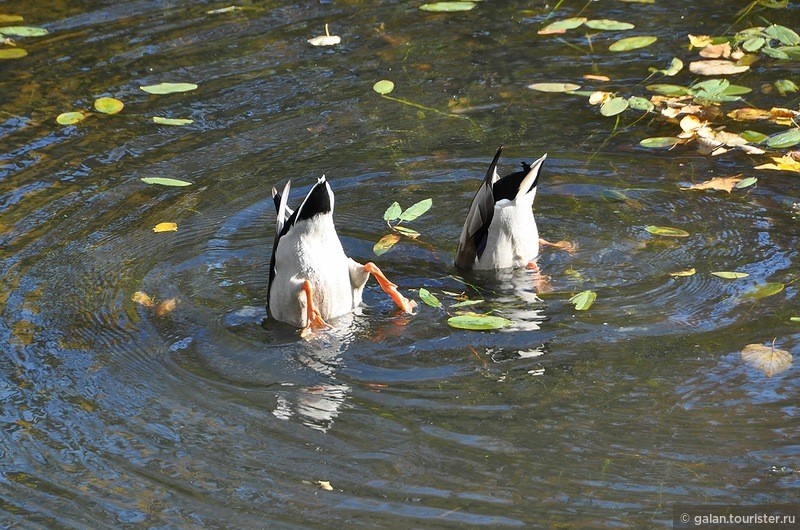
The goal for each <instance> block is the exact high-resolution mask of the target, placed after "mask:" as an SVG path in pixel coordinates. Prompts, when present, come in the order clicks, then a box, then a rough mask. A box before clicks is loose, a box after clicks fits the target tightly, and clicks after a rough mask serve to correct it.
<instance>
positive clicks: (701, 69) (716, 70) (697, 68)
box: [689, 59, 750, 75]
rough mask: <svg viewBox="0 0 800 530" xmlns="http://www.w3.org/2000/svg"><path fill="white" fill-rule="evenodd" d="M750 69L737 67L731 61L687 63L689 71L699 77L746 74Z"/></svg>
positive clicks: (714, 60)
mask: <svg viewBox="0 0 800 530" xmlns="http://www.w3.org/2000/svg"><path fill="white" fill-rule="evenodd" d="M749 69H750V67H749V66H747V65H737V64H736V63H734V62H732V61H725V60H723V59H709V60H707V61H694V62H691V63H689V71H690V72H692V73H693V74H699V75H731V74H739V73H742V72H746V71H747V70H749Z"/></svg>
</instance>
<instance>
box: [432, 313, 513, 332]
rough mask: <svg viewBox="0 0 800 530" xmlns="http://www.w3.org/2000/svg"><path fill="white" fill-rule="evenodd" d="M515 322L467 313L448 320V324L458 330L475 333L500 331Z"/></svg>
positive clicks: (492, 316)
mask: <svg viewBox="0 0 800 530" xmlns="http://www.w3.org/2000/svg"><path fill="white" fill-rule="evenodd" d="M513 323H514V322H513V321H511V320H509V319H507V318H503V317H498V316H494V315H484V314H480V313H467V314H465V315H458V316H454V317H450V318H448V319H447V324H448V325H449V326H451V327H454V328H457V329H468V330H474V331H482V330H490V329H500V328H504V327H506V326H510V325H511V324H513Z"/></svg>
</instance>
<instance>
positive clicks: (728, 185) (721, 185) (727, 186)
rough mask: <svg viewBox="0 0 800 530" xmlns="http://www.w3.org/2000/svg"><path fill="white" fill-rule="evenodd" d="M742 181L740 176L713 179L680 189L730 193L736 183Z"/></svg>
mask: <svg viewBox="0 0 800 530" xmlns="http://www.w3.org/2000/svg"><path fill="white" fill-rule="evenodd" d="M740 180H742V175H741V174H739V175H733V176H731V177H714V178H712V179H711V180H706V181H705V182H700V183H699V184H692V185H691V186H689V187H688V188H681V189H683V190H724V191H727V192H728V193H730V192H731V191H732V190H733V188H734V186H736V183H737V182H739V181H740Z"/></svg>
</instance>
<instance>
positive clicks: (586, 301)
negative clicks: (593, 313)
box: [569, 291, 597, 311]
mask: <svg viewBox="0 0 800 530" xmlns="http://www.w3.org/2000/svg"><path fill="white" fill-rule="evenodd" d="M596 299H597V293H596V292H594V291H581V292H580V293H578V294H576V295H575V296H573V297H572V298H570V299H569V302H570V303H571V304H573V305H574V306H575V310H576V311H586V310H587V309H589V308H590V307H591V306H592V304H593V303H594V301H595V300H596Z"/></svg>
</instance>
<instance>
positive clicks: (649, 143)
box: [639, 136, 681, 149]
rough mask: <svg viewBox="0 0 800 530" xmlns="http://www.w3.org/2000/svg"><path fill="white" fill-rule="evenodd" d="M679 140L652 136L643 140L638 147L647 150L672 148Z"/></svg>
mask: <svg viewBox="0 0 800 530" xmlns="http://www.w3.org/2000/svg"><path fill="white" fill-rule="evenodd" d="M680 141H681V139H680V138H676V137H675V136H653V137H652V138H645V139H644V140H642V141H641V142H639V145H641V146H642V147H647V148H649V149H656V148H660V147H673V146H674V145H676V144H678V143H680Z"/></svg>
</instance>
